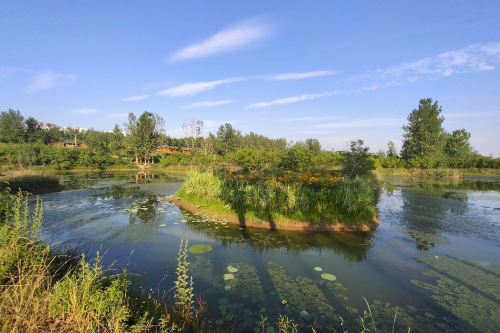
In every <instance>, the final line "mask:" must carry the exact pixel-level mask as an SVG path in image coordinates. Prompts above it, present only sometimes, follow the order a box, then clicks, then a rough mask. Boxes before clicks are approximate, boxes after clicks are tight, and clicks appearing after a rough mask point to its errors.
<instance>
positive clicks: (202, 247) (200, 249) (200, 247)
mask: <svg viewBox="0 0 500 333" xmlns="http://www.w3.org/2000/svg"><path fill="white" fill-rule="evenodd" d="M187 250H188V252H189V253H192V254H205V253H208V252H211V251H212V246H210V245H208V244H196V245H191V246H190V247H188V249H187Z"/></svg>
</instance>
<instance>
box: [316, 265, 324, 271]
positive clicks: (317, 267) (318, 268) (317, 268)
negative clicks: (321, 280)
mask: <svg viewBox="0 0 500 333" xmlns="http://www.w3.org/2000/svg"><path fill="white" fill-rule="evenodd" d="M314 270H315V271H316V272H321V271H322V270H323V268H321V267H319V266H316V267H314Z"/></svg>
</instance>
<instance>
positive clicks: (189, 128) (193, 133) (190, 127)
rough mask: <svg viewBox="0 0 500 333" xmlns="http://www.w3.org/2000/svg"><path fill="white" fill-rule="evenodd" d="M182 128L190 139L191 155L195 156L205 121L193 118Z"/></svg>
mask: <svg viewBox="0 0 500 333" xmlns="http://www.w3.org/2000/svg"><path fill="white" fill-rule="evenodd" d="M182 128H183V129H184V133H186V135H187V136H188V138H189V148H190V149H191V153H193V154H194V152H195V149H196V145H197V143H198V138H199V137H200V136H201V133H202V132H203V121H201V120H198V119H194V118H193V119H191V120H190V121H187V122H185V123H184V124H183V125H182Z"/></svg>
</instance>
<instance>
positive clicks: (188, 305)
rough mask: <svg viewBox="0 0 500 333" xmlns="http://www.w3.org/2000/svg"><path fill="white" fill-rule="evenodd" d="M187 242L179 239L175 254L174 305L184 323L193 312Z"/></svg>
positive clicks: (192, 290) (192, 289)
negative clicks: (177, 251)
mask: <svg viewBox="0 0 500 333" xmlns="http://www.w3.org/2000/svg"><path fill="white" fill-rule="evenodd" d="M187 246H188V241H187V240H184V239H181V245H180V246H179V253H178V254H177V269H176V275H177V278H176V280H175V283H174V290H175V305H176V307H177V310H178V311H179V313H180V314H181V316H182V319H183V320H184V321H185V322H189V321H190V320H191V317H192V315H193V312H194V307H193V303H194V300H193V299H194V287H193V278H192V277H191V276H190V275H189V262H188V255H187V252H188V249H187Z"/></svg>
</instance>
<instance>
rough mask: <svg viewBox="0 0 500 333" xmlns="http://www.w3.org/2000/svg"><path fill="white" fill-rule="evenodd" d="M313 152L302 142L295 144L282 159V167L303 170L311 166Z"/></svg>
mask: <svg viewBox="0 0 500 333" xmlns="http://www.w3.org/2000/svg"><path fill="white" fill-rule="evenodd" d="M312 156H313V153H312V152H311V151H310V150H309V149H307V147H306V146H305V145H304V144H302V143H297V144H295V145H293V146H292V147H291V148H289V149H288V150H287V151H286V154H285V155H284V156H283V158H282V159H281V167H283V168H284V169H287V170H293V171H303V170H306V169H307V168H309V167H310V166H311V158H312Z"/></svg>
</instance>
